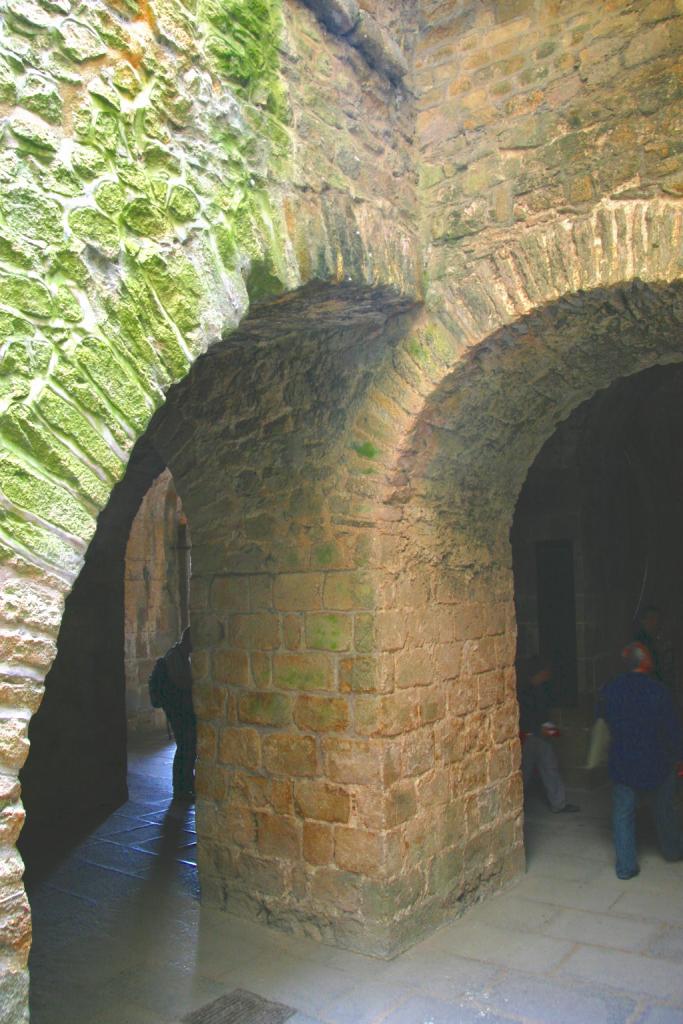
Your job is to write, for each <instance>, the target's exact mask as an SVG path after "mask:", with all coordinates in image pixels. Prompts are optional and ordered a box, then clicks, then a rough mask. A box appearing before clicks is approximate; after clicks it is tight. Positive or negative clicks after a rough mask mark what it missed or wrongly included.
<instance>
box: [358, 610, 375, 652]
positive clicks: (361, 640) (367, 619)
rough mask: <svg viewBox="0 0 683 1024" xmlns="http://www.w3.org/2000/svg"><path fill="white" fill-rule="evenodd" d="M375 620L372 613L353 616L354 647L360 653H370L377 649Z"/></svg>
mask: <svg viewBox="0 0 683 1024" xmlns="http://www.w3.org/2000/svg"><path fill="white" fill-rule="evenodd" d="M374 627H375V620H374V617H373V616H372V615H367V614H361V615H354V617H353V647H354V650H355V651H357V652H358V653H359V654H370V653H371V652H372V651H374V649H375V628H374Z"/></svg>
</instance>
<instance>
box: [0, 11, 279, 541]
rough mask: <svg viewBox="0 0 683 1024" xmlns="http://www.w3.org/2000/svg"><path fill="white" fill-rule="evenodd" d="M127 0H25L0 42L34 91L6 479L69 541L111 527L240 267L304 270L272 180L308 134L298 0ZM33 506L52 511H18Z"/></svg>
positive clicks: (11, 91)
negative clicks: (119, 487) (118, 485)
mask: <svg viewBox="0 0 683 1024" xmlns="http://www.w3.org/2000/svg"><path fill="white" fill-rule="evenodd" d="M118 11H119V14H120V15H122V16H121V17H120V18H119V17H118V15H117V17H116V18H114V17H112V16H111V15H110V14H109V13H108V12H107V11H106V10H105V9H104V8H103V7H99V6H97V5H90V4H86V3H83V2H77V3H75V4H73V5H71V8H70V9H69V12H68V13H67V12H66V11H65V10H63V5H61V4H60V3H45V4H42V5H40V6H39V5H37V4H34V3H30V4H15V5H13V7H12V11H11V12H10V14H9V17H8V22H7V25H6V29H7V31H6V34H5V37H4V39H3V40H2V42H1V43H0V102H5V103H15V104H16V106H15V108H14V109H13V110H12V111H10V112H9V115H8V117H7V120H6V122H5V124H6V128H5V143H6V145H5V147H4V150H3V153H2V156H1V157H0V355H1V356H2V370H1V371H0V431H2V436H3V438H4V440H5V443H6V444H7V445H8V446H9V447H10V448H11V449H12V457H11V458H8V459H6V460H5V461H4V462H2V463H0V488H2V489H3V490H4V491H5V493H8V492H9V491H11V492H12V494H13V495H14V497H12V498H11V499H10V500H12V501H14V502H15V503H16V506H17V509H18V510H19V511H17V512H15V513H12V516H11V517H10V518H9V519H7V518H6V520H5V523H4V527H2V530H0V532H3V531H4V533H3V536H7V535H8V534H9V533H11V532H12V531H13V530H15V531H18V532H16V533H15V535H16V537H17V543H18V544H21V545H25V544H29V545H30V543H35V544H36V545H38V546H39V547H40V552H41V555H40V557H41V558H47V559H50V558H53V557H56V558H58V560H60V561H63V560H64V559H66V555H65V552H64V549H63V547H62V546H61V545H62V544H63V541H62V540H60V541H59V542H58V543H57V542H56V543H55V544H51V543H47V542H46V541H45V538H44V536H43V533H44V532H45V530H47V531H48V532H49V530H50V529H51V526H50V525H49V524H53V525H54V526H55V527H59V529H66V530H69V532H71V533H74V534H76V535H79V536H83V537H85V536H88V535H89V533H90V532H91V531H92V528H93V525H94V516H95V514H96V511H97V509H98V508H99V507H100V506H101V505H102V504H103V503H104V502H105V501H106V498H107V492H108V489H109V487H110V483H111V482H112V481H114V480H116V479H117V478H118V477H119V476H120V474H121V472H122V468H123V462H122V457H125V453H126V452H127V451H129V450H130V448H131V446H132V444H133V443H134V440H135V438H136V437H137V436H138V435H139V434H140V433H141V432H142V431H143V430H144V429H145V427H146V425H147V423H148V421H149V418H150V415H151V413H152V412H153V410H154V409H155V408H156V407H157V406H158V405H159V404H160V403H161V402H162V401H163V398H164V394H165V392H166V391H167V390H168V387H169V386H170V385H171V384H172V383H173V382H174V381H176V380H178V379H180V378H181V377H182V376H184V375H185V373H187V370H188V369H189V366H190V364H191V361H192V359H193V358H194V356H195V355H196V354H197V353H198V352H200V351H201V350H202V348H203V347H205V345H206V344H207V342H209V341H211V340H213V337H208V338H207V337H206V336H205V334H204V333H203V330H204V329H203V324H204V319H205V315H206V312H207V311H208V310H210V309H212V308H214V307H215V303H216V293H217V292H219V291H220V290H221V288H223V287H224V284H223V282H224V276H225V275H226V274H228V275H233V276H235V275H240V274H241V275H243V276H244V278H245V282H246V284H247V287H248V292H249V295H250V297H251V298H263V297H265V296H268V295H272V294H274V293H278V292H280V291H282V289H283V288H284V282H285V281H286V280H287V267H286V264H285V256H284V244H283V241H282V235H283V230H282V224H281V222H280V217H279V215H278V214H277V213H276V212H275V210H274V209H273V206H272V204H271V201H270V198H269V194H268V187H269V174H270V171H269V168H271V167H273V166H275V165H276V164H278V165H279V163H281V162H282V161H283V160H284V159H286V156H287V153H288V149H289V138H288V132H287V122H288V118H289V115H288V110H287V96H286V92H285V89H284V87H283V85H282V81H281V79H280V76H279V70H278V62H279V51H278V47H279V40H280V32H281V12H280V0H252V2H250V3H248V4H246V3H244V2H243V0H198V2H197V3H196V8H194V9H193V10H189V9H188V8H187V6H186V5H185V4H183V3H181V2H180V0H149V3H148V4H146V5H145V6H144V8H143V7H140V6H139V4H138V2H137V0H119V5H118ZM129 16H130V17H132V18H134V19H137V20H135V21H130V20H128V17H129ZM162 36H163V38H162ZM169 40H170V41H171V43H172V44H173V45H172V46H170V47H169V46H168V41H169ZM250 268H251V269H250ZM234 291H235V286H234V285H233V286H232V292H234ZM232 292H231V294H232ZM211 316H212V317H213V321H215V313H212V314H211ZM213 321H212V322H213ZM79 453H80V454H79ZM22 459H26V460H27V465H28V464H29V463H31V460H34V462H37V463H41V464H42V465H44V467H45V479H43V478H42V477H41V476H40V474H38V476H37V477H36V475H35V473H34V472H33V470H32V469H31V466H30V465H28V468H27V469H26V473H25V474H22V472H21V466H22ZM93 467H100V469H99V470H98V471H97V472H94V470H93ZM60 481H61V495H60V494H59V492H60ZM8 497H9V494H8ZM48 499H49V500H48ZM52 500H54V502H55V506H54V507H55V513H54V515H53V516H52V517H50V516H49V515H48V512H49V507H48V506H49V501H52ZM32 502H33V503H34V504H32ZM21 509H25V510H26V512H27V513H28V512H35V513H36V514H38V515H39V516H40V518H41V519H43V520H44V522H45V524H46V525H45V527H44V528H40V529H38V528H36V530H37V532H35V531H34V532H32V529H29V528H28V527H26V526H22V527H21V530H20V531H19V530H18V525H17V524H18V523H22V522H23V520H22V512H21ZM69 509H72V512H73V514H71V513H70V512H69ZM88 509H90V510H91V516H90V520H88V517H89V515H90V513H89V512H88V511H87V510H88ZM38 510H40V511H38ZM19 532H21V537H22V539H21V541H20V539H19ZM36 553H37V554H38V547H36ZM66 561H68V559H66Z"/></svg>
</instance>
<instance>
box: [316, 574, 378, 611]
mask: <svg viewBox="0 0 683 1024" xmlns="http://www.w3.org/2000/svg"><path fill="white" fill-rule="evenodd" d="M323 605H324V607H325V608H329V609H330V610H332V611H365V610H367V609H371V608H373V607H374V605H375V593H374V588H373V585H372V582H371V580H370V578H369V577H368V576H367V574H365V573H360V572H328V573H326V575H325V584H324V588H323Z"/></svg>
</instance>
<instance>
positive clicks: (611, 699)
mask: <svg viewBox="0 0 683 1024" xmlns="http://www.w3.org/2000/svg"><path fill="white" fill-rule="evenodd" d="M622 659H623V661H624V665H625V668H626V672H625V673H624V674H623V675H620V676H617V677H616V679H613V680H612V681H611V682H609V683H607V684H606V685H605V686H604V687H603V688H602V690H601V692H600V696H599V699H598V706H597V711H596V716H597V717H599V718H604V719H605V721H606V722H607V725H608V726H609V730H610V735H611V743H610V749H609V760H608V770H609V775H610V778H611V780H612V786H613V790H612V828H613V836H614V850H615V854H616V873H617V877H618V878H622V879H628V878H634V877H635V876H636V875H637V874H638V873H639V871H640V868H639V866H638V861H637V856H636V834H635V815H636V806H637V802H638V799H639V797H641V796H647V797H649V798H650V799H651V801H652V803H653V810H654V817H655V825H656V828H657V839H658V841H659V846H660V849H661V851H662V855H663V856H664V858H665V860H670V861H675V860H680V859H681V856H682V855H683V846H682V845H681V832H680V824H679V822H678V820H677V811H676V804H675V795H676V762H677V761H678V760H680V759H682V758H683V729H682V728H681V723H680V721H679V718H678V714H677V711H676V708H675V707H674V703H673V700H672V698H671V694H670V693H669V691H668V689H667V688H666V686H664V684H663V683H662V682H661V681H660V680H659V679H656V678H655V676H654V660H653V657H652V652H651V651H650V649H649V648H648V647H647V646H646V645H645V644H643V643H637V642H634V643H630V644H628V646H627V647H625V648H624V650H623V651H622Z"/></svg>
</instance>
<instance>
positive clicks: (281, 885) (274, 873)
mask: <svg viewBox="0 0 683 1024" xmlns="http://www.w3.org/2000/svg"><path fill="white" fill-rule="evenodd" d="M237 870H238V874H239V878H240V880H241V882H242V883H243V885H244V886H245V887H246V889H247V890H248V891H249V892H256V893H262V894H264V895H266V896H279V895H280V894H281V893H282V892H284V891H285V889H286V880H285V869H284V867H283V866H282V865H281V864H279V863H277V862H276V861H272V860H261V858H260V857H254V856H253V855H251V854H246V853H243V854H242V855H241V856H240V858H239V861H238V862H237Z"/></svg>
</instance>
